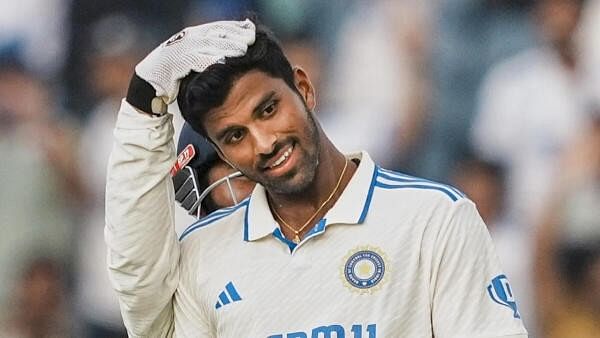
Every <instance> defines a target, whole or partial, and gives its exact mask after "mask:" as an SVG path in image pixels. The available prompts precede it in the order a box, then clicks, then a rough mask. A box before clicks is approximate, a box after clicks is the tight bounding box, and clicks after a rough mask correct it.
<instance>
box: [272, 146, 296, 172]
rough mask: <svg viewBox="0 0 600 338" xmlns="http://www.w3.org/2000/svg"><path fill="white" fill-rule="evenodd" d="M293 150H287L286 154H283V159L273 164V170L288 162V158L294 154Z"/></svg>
mask: <svg viewBox="0 0 600 338" xmlns="http://www.w3.org/2000/svg"><path fill="white" fill-rule="evenodd" d="M292 149H293V148H290V149H288V150H286V151H285V153H283V155H281V157H280V158H278V159H277V161H275V163H273V165H272V166H271V168H275V167H277V166H278V165H280V164H281V163H283V161H285V160H287V158H288V157H290V154H291V153H292Z"/></svg>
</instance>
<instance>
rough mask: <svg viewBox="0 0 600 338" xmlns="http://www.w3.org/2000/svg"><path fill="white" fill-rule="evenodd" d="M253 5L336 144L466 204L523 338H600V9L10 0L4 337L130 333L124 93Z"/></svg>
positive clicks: (1, 122)
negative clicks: (120, 135) (177, 45)
mask: <svg viewBox="0 0 600 338" xmlns="http://www.w3.org/2000/svg"><path fill="white" fill-rule="evenodd" d="M248 11H252V12H254V13H256V14H257V15H258V17H259V18H260V19H261V21H263V22H264V23H265V24H267V25H268V26H269V27H271V28H272V29H273V31H274V32H275V33H276V35H277V36H278V37H279V38H280V40H281V43H282V45H283V47H284V50H285V51H286V54H287V55H288V57H289V58H290V59H291V60H292V63H294V64H299V65H302V66H303V68H305V69H306V70H307V72H308V74H309V75H310V76H311V79H312V81H313V82H314V85H315V86H316V88H317V94H318V97H317V100H318V105H317V111H316V112H317V114H318V115H319V117H320V120H321V122H322V124H323V127H324V129H325V130H326V132H328V134H329V135H330V136H331V137H332V139H333V141H334V143H335V144H336V145H338V146H339V147H340V149H341V150H343V151H346V152H351V151H355V150H360V149H366V150H367V151H369V152H370V154H371V155H372V157H373V158H374V159H375V160H376V161H377V162H379V163H380V164H381V165H382V166H384V167H387V168H390V169H394V170H399V171H402V172H406V173H410V174H414V175H417V176H422V177H426V178H430V179H434V180H438V181H442V182H447V183H450V184H453V185H455V186H457V187H458V188H460V189H461V190H462V191H464V192H465V193H466V194H467V195H468V196H469V197H470V198H471V199H472V200H473V201H474V202H476V204H477V205H478V208H479V212H480V214H481V216H482V217H483V219H484V220H485V222H486V224H487V225H488V227H489V230H490V233H491V236H492V239H493V241H494V243H495V245H496V249H497V251H498V255H499V256H500V260H501V262H502V265H503V267H504V269H505V272H506V275H507V276H508V278H509V280H510V281H511V286H512V288H513V290H512V291H513V293H514V295H515V297H516V299H517V302H518V304H519V309H520V314H521V316H522V318H523V320H524V322H525V325H526V327H527V329H528V330H529V332H530V336H531V337H548V338H565V337H578V338H586V337H600V38H599V36H600V0H431V1H423V0H395V1H394V0H390V1H384V0H371V1H366V0H331V1H318V0H303V1H296V0H232V1H216V0H170V1H161V0H138V1H118V0H105V1H92V0H20V1H13V2H6V3H4V4H3V9H2V11H0V227H1V228H0V229H1V233H2V235H0V338H30V337H42V338H46V337H90V338H96V337H98V338H100V337H107V338H111V337H125V336H126V333H125V331H124V328H123V326H122V322H121V319H120V314H119V309H118V303H117V300H116V296H115V295H114V294H113V293H112V290H111V288H110V284H109V280H108V276H107V272H106V265H105V247H104V238H103V226H104V186H105V174H106V172H105V168H106V165H107V161H108V155H109V153H110V149H111V146H112V128H113V126H114V122H115V118H116V112H117V109H118V107H119V104H120V100H121V98H122V97H123V96H124V95H125V92H126V89H127V86H128V83H129V78H130V76H131V73H132V70H133V68H134V66H135V64H136V63H137V62H139V60H141V58H143V57H144V56H145V55H146V54H147V53H148V52H149V51H150V50H151V49H152V48H153V47H154V46H156V45H157V44H158V43H160V42H162V41H164V40H166V39H167V38H168V37H169V36H171V35H172V34H173V33H175V32H177V31H178V30H180V29H181V28H182V27H185V26H189V25H193V24H200V23H203V22H207V21H212V20H218V19H231V18H242V17H243V15H245V14H246V13H248ZM174 108H175V109H176V107H174ZM176 115H177V114H176ZM175 121H176V125H177V126H176V128H179V127H180V126H181V124H182V120H181V118H180V117H179V116H178V115H177V116H176V118H175ZM192 221H193V220H192V219H191V218H190V217H189V216H188V215H186V214H185V213H184V212H183V211H181V212H180V214H178V215H177V223H178V229H179V230H181V229H183V228H185V226H186V225H188V224H189V223H191V222H192Z"/></svg>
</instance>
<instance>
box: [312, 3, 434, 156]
mask: <svg viewBox="0 0 600 338" xmlns="http://www.w3.org/2000/svg"><path fill="white" fill-rule="evenodd" d="M429 10H430V9H429V8H428V7H427V5H426V4H425V3H424V2H422V1H402V2H390V1H374V2H360V1H359V2H356V3H355V4H354V6H352V7H350V8H349V9H347V11H348V13H349V14H348V17H346V18H345V20H344V21H343V24H342V26H341V28H340V31H339V34H338V36H339V40H338V41H337V43H336V44H334V47H335V50H334V54H333V60H334V61H333V62H332V64H331V67H330V69H331V70H330V71H329V72H327V73H326V74H324V77H326V76H330V77H331V79H330V81H329V82H328V83H327V85H329V87H328V88H325V94H324V95H325V101H326V102H325V107H324V108H323V107H321V109H318V113H319V114H321V118H320V120H321V121H322V123H323V128H324V129H325V130H327V132H328V134H329V135H330V137H331V138H332V141H333V142H334V143H335V144H336V145H337V146H338V147H339V148H340V149H341V150H342V151H345V152H352V151H357V150H361V149H366V150H367V151H369V153H370V154H371V156H372V157H373V158H374V159H375V160H376V161H378V162H379V163H382V165H385V166H387V167H394V164H396V163H397V161H398V159H399V158H400V157H401V155H402V154H403V153H404V151H405V149H406V148H407V147H408V144H409V143H410V140H409V139H410V136H409V135H411V133H418V130H419V128H420V121H419V120H420V118H421V117H422V116H423V108H424V106H423V104H422V100H423V97H424V95H423V92H424V90H425V85H424V78H425V76H424V69H425V66H424V62H423V60H424V58H425V57H424V55H425V52H426V44H427V42H426V36H427V31H428V26H427V14H428V13H429V12H428V11H429Z"/></svg>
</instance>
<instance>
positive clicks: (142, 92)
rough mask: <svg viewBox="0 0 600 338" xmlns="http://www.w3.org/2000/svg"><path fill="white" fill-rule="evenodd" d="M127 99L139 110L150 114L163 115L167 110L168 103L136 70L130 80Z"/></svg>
mask: <svg viewBox="0 0 600 338" xmlns="http://www.w3.org/2000/svg"><path fill="white" fill-rule="evenodd" d="M125 100H126V101H127V102H128V103H129V104H130V105H132V106H133V107H134V108H136V109H137V110H138V111H140V112H142V113H145V114H148V115H152V116H161V115H164V114H165V113H166V112H167V104H166V103H164V101H163V100H162V99H161V98H159V97H157V96H156V90H155V89H154V87H152V85H151V84H150V83H148V82H147V81H145V80H144V79H142V78H141V77H139V76H138V75H137V74H136V73H135V72H134V73H133V76H132V77H131V81H130V82H129V88H128V89H127V97H126V98H125Z"/></svg>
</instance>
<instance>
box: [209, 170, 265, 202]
mask: <svg viewBox="0 0 600 338" xmlns="http://www.w3.org/2000/svg"><path fill="white" fill-rule="evenodd" d="M236 171H237V170H235V169H234V168H232V167H231V166H230V165H229V164H227V163H225V162H223V161H217V162H216V163H215V165H214V166H213V167H212V168H210V170H209V171H208V185H211V184H213V183H214V182H216V181H218V180H219V179H221V178H223V177H225V176H227V175H229V174H232V173H234V172H236ZM230 183H231V188H232V190H233V193H234V194H235V198H236V200H237V201H234V200H233V197H232V196H231V193H230V192H229V187H228V186H227V182H224V183H222V184H219V185H218V186H216V187H215V188H214V189H213V190H212V191H211V192H210V198H211V199H212V201H213V203H214V204H215V205H216V206H217V207H218V208H226V207H230V206H232V205H234V204H235V203H236V202H238V203H239V202H240V201H241V200H243V199H244V198H246V197H248V196H249V195H250V193H251V192H252V189H254V185H255V183H254V182H253V181H250V180H249V179H248V178H246V177H244V176H240V177H235V178H232V179H231V180H230Z"/></svg>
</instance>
